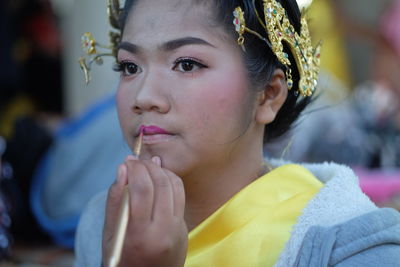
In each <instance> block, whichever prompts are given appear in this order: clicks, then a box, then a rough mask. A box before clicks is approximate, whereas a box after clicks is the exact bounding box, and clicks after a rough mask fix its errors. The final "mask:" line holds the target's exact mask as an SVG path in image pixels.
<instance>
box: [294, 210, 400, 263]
mask: <svg viewBox="0 0 400 267" xmlns="http://www.w3.org/2000/svg"><path fill="white" fill-rule="evenodd" d="M399 263H400V213H399V212H398V211H396V210H393V209H377V210H375V211H372V212H369V213H366V214H363V215H361V216H358V217H355V218H353V219H351V220H349V221H346V222H343V223H340V224H337V225H334V226H330V227H324V226H313V227H310V229H309V231H308V232H307V234H306V235H305V237H304V239H303V243H302V245H301V248H300V250H299V253H298V256H297V260H296V263H295V266H343V267H344V266H398V264H399Z"/></svg>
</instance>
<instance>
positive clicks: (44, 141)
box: [0, 0, 400, 266]
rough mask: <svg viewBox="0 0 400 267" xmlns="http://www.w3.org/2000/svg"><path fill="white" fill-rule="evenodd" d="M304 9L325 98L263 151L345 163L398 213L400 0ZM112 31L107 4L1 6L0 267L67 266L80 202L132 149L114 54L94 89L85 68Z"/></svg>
mask: <svg viewBox="0 0 400 267" xmlns="http://www.w3.org/2000/svg"><path fill="white" fill-rule="evenodd" d="M298 2H299V4H300V5H301V6H303V7H306V6H307V7H308V9H307V14H308V18H309V24H310V27H311V31H312V35H313V39H314V41H315V42H317V41H319V40H322V41H323V49H322V55H321V61H322V71H321V75H320V82H319V84H320V86H319V87H320V88H319V97H318V99H317V101H315V102H314V103H313V104H312V105H311V106H310V107H309V108H308V110H307V111H306V114H305V116H303V117H302V118H301V119H300V123H299V124H298V125H297V126H296V129H295V131H294V132H295V133H296V134H293V133H288V134H287V135H286V136H284V137H283V138H281V139H280V140H277V141H276V142H275V143H274V144H271V145H268V146H267V147H266V148H265V152H266V155H267V156H273V157H278V158H284V159H287V160H293V161H304V162H322V161H336V162H339V163H343V164H348V165H350V166H351V167H352V168H353V169H354V170H355V172H356V173H357V174H358V175H359V176H360V183H361V186H362V189H363V190H364V192H365V193H366V194H368V195H369V196H370V198H371V199H372V200H373V201H375V202H376V203H377V204H378V205H380V206H391V207H395V208H397V209H400V135H399V132H400V112H399V110H400V109H399V106H400V0H381V1H376V0H352V1H345V0H314V1H313V2H312V1H310V0H308V1H307V0H299V1H298ZM311 2H312V3H311ZM310 4H311V6H309V5H310ZM110 30H112V29H111V27H110V26H109V23H108V18H107V14H106V2H105V0H104V1H97V0H96V1H95V0H85V1H77V0H3V1H0V38H1V39H0V156H1V158H2V163H1V166H0V169H1V172H0V173H1V176H0V185H1V187H0V190H1V192H0V265H1V266H3V265H4V266H71V265H72V262H73V252H72V249H73V245H74V232H75V229H76V226H77V222H78V220H79V216H80V214H81V212H82V211H83V209H84V206H85V205H86V204H87V202H88V201H89V199H90V198H91V197H92V196H93V195H94V194H96V193H97V192H99V191H101V190H105V189H106V188H107V187H108V186H109V185H110V183H111V182H112V181H113V179H114V177H115V169H116V166H117V165H118V163H119V162H121V161H122V160H123V158H124V156H125V155H127V154H128V153H129V149H128V148H127V146H126V145H125V143H124V141H123V138H122V135H121V132H120V130H119V125H118V121H117V116H116V112H115V103H114V98H113V94H114V92H115V88H116V85H117V83H118V75H117V74H116V73H115V72H113V71H112V66H113V63H114V60H113V58H112V57H104V62H103V66H97V65H96V64H93V65H92V71H91V76H92V77H91V78H92V79H91V82H90V84H89V85H86V84H85V79H84V74H83V72H82V70H81V69H80V67H79V65H78V58H79V57H81V56H84V52H83V50H82V48H81V36H82V34H83V33H84V32H86V31H90V32H91V33H92V34H93V35H94V36H95V38H96V40H97V42H98V43H99V44H102V45H105V46H107V45H108V44H109V36H108V32H109V31H110ZM104 51H105V52H107V51H106V50H104Z"/></svg>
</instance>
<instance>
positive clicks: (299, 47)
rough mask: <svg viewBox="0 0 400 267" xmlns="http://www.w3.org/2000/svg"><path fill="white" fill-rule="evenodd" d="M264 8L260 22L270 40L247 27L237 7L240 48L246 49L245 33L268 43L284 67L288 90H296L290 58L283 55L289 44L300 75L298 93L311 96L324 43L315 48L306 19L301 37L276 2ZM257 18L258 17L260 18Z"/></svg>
mask: <svg viewBox="0 0 400 267" xmlns="http://www.w3.org/2000/svg"><path fill="white" fill-rule="evenodd" d="M263 5H264V21H262V20H261V18H259V17H258V20H259V22H260V23H261V25H262V26H263V27H264V28H265V30H266V32H267V35H268V40H266V39H265V38H264V37H262V36H261V35H260V34H259V33H257V32H255V31H253V30H251V29H249V28H247V27H246V23H245V19H244V13H243V11H242V9H241V8H240V7H237V8H236V9H235V10H234V12H233V16H234V20H233V24H234V25H235V30H236V31H237V33H238V34H239V37H238V40H237V41H238V44H239V45H240V46H241V47H242V48H243V49H244V37H243V34H244V33H245V32H249V33H251V34H254V35H256V36H257V37H258V38H260V39H261V40H263V41H265V42H266V43H267V45H268V46H269V47H270V48H271V50H272V52H273V53H274V54H275V55H276V57H277V58H278V60H279V62H281V63H282V64H283V65H285V66H286V67H287V68H286V79H287V84H288V88H289V89H291V88H292V86H293V80H292V70H291V68H290V66H291V62H290V60H289V55H288V54H287V53H285V52H284V51H283V47H284V44H286V45H287V46H288V47H289V48H290V51H291V52H292V55H293V57H294V59H295V61H296V65H297V69H298V71H299V75H300V80H299V89H298V92H299V93H300V94H301V95H302V96H311V95H312V94H313V93H314V91H315V90H316V87H317V79H318V73H319V65H320V49H321V43H319V44H318V45H317V46H316V47H315V48H313V47H312V44H311V37H310V33H309V30H308V25H307V21H306V18H305V17H304V16H303V15H302V17H301V32H300V35H299V34H298V33H297V32H296V31H295V29H294V27H293V25H292V24H290V21H289V19H288V17H287V14H286V11H285V9H284V8H283V7H282V6H281V4H280V3H279V2H277V1H276V0H263ZM257 16H258V14H257Z"/></svg>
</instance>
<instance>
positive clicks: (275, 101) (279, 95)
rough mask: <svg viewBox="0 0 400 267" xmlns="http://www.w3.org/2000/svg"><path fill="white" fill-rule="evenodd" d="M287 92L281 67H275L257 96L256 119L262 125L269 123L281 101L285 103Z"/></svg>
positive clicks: (281, 103)
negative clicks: (269, 78)
mask: <svg viewBox="0 0 400 267" xmlns="http://www.w3.org/2000/svg"><path fill="white" fill-rule="evenodd" d="M287 94H288V86H287V83H286V78H285V73H284V72H283V71H282V70H281V69H276V70H275V71H274V73H273V74H272V78H271V80H270V81H269V82H268V84H267V85H266V87H265V88H264V90H263V91H262V92H260V94H259V96H258V105H257V107H256V121H257V122H258V123H260V124H264V125H265V124H268V123H271V122H272V121H273V120H274V119H275V117H276V114H277V113H278V111H279V109H280V108H281V107H282V105H283V103H285V100H286V97H287Z"/></svg>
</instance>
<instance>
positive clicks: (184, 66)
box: [172, 57, 208, 72]
mask: <svg viewBox="0 0 400 267" xmlns="http://www.w3.org/2000/svg"><path fill="white" fill-rule="evenodd" d="M204 68H208V67H207V66H206V65H205V64H203V63H201V62H200V60H197V59H195V58H191V57H186V58H178V59H177V60H176V61H175V62H174V67H173V68H172V69H173V70H176V71H180V72H194V71H197V70H200V69H204Z"/></svg>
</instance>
